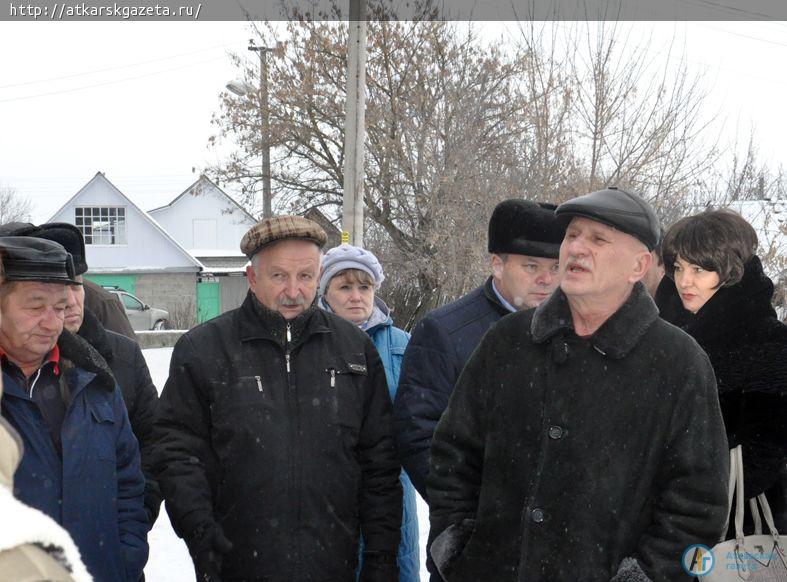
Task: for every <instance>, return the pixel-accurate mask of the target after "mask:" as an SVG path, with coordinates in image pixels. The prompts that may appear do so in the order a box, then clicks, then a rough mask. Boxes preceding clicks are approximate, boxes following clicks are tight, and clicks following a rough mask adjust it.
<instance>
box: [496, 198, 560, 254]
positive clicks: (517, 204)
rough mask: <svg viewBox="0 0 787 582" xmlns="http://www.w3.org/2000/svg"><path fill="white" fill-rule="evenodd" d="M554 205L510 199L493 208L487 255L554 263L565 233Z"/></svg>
mask: <svg viewBox="0 0 787 582" xmlns="http://www.w3.org/2000/svg"><path fill="white" fill-rule="evenodd" d="M555 208H556V206H555V205H554V204H546V203H535V202H532V201H530V200H521V199H519V198H513V199H510V200H504V201H503V202H501V203H500V204H498V205H497V206H495V209H494V211H493V212H492V218H490V219H489V245H488V247H487V248H488V250H489V252H490V253H495V254H502V253H514V254H517V255H528V256H531V257H544V258H548V259H556V258H557V256H558V254H559V253H560V243H561V242H563V235H565V233H566V229H565V227H564V226H562V225H561V224H559V223H558V221H557V219H556V218H555Z"/></svg>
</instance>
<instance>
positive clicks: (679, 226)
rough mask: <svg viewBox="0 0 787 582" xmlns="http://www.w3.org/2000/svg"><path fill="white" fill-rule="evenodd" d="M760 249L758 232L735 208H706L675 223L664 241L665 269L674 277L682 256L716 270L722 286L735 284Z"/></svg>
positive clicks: (692, 262) (695, 263) (707, 269)
mask: <svg viewBox="0 0 787 582" xmlns="http://www.w3.org/2000/svg"><path fill="white" fill-rule="evenodd" d="M756 251H757V233H756V232H755V231H754V228H753V227H752V225H751V224H749V223H748V222H746V220H745V219H744V218H743V217H742V216H741V215H740V214H737V213H735V212H733V211H732V210H726V209H719V210H707V211H705V212H703V213H701V214H695V215H694V216H687V217H685V218H682V219H680V220H679V221H678V222H676V223H675V224H673V225H672V226H671V227H670V229H669V230H668V231H667V234H666V235H665V236H664V240H663V241H662V249H661V252H662V256H663V257H664V269H665V270H666V272H667V275H668V276H669V277H670V278H674V273H675V260H676V259H677V258H678V257H680V258H681V259H683V260H684V261H687V262H689V263H691V264H693V265H698V266H700V267H702V268H703V269H705V270H706V271H715V272H716V274H717V275H718V276H719V287H729V286H730V285H735V284H736V283H737V282H738V281H740V280H741V277H743V266H744V264H745V263H746V262H747V261H748V260H749V259H750V258H751V257H752V256H753V255H754V253H755V252H756Z"/></svg>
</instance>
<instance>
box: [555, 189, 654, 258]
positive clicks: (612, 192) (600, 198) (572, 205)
mask: <svg viewBox="0 0 787 582" xmlns="http://www.w3.org/2000/svg"><path fill="white" fill-rule="evenodd" d="M555 216H557V219H558V220H559V221H560V222H562V223H563V224H564V225H566V226H567V225H568V223H569V222H571V219H572V218H574V217H575V216H581V217H583V218H589V219H590V220H595V221H597V222H601V223H603V224H606V225H607V226H611V227H613V228H617V229H618V230H620V231H622V232H625V233H626V234H630V235H631V236H633V237H634V238H636V239H639V240H640V241H642V242H643V243H644V244H645V246H646V247H648V250H650V251H652V250H653V249H654V248H655V247H656V245H657V244H658V242H659V238H660V236H661V226H660V225H659V219H658V217H657V216H656V213H655V212H653V209H652V208H651V207H650V205H649V204H648V203H647V202H645V201H644V200H643V199H642V198H640V197H639V196H637V195H636V194H632V193H631V192H626V191H625V190H621V189H619V188H616V187H614V186H610V187H609V188H607V189H606V190H599V191H597V192H591V193H590V194H585V195H584V196H580V197H578V198H573V199H571V200H567V201H566V202H563V204H561V205H560V206H558V207H557V210H555Z"/></svg>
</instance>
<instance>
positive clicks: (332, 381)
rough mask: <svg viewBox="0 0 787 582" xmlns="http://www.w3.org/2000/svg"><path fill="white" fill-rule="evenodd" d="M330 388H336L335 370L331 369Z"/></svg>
mask: <svg viewBox="0 0 787 582" xmlns="http://www.w3.org/2000/svg"><path fill="white" fill-rule="evenodd" d="M330 372H331V388H336V370H334V369H333V368H331V370H330Z"/></svg>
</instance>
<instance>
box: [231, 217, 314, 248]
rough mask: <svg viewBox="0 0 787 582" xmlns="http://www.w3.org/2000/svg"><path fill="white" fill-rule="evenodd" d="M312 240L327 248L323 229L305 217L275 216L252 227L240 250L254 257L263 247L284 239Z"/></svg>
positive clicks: (243, 239)
mask: <svg viewBox="0 0 787 582" xmlns="http://www.w3.org/2000/svg"><path fill="white" fill-rule="evenodd" d="M291 238H296V239H302V240H310V241H312V242H313V243H315V244H316V245H317V246H318V247H320V248H322V247H323V246H325V241H326V240H327V237H326V235H325V231H324V230H323V229H322V227H321V226H320V225H319V224H317V223H316V222H314V221H313V220H309V219H308V218H304V217H303V216H293V215H285V216H274V217H273V218H265V219H263V220H261V221H259V222H258V223H257V224H255V225H254V226H252V227H251V228H250V229H249V230H248V232H246V234H244V235H243V238H242V239H241V241H240V250H241V251H242V252H243V254H245V255H246V256H247V257H249V258H251V257H253V256H254V255H255V254H256V253H257V252H258V251H259V250H260V249H261V248H262V247H264V246H265V245H267V244H270V243H272V242H276V241H280V240H284V239H291Z"/></svg>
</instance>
